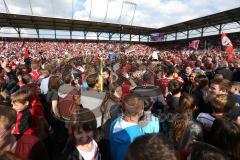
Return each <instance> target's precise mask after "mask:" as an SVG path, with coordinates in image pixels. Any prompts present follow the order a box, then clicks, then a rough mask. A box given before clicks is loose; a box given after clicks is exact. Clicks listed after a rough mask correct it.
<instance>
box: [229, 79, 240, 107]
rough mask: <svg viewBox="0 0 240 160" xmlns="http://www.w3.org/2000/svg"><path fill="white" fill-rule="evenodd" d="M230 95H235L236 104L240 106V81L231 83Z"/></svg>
mask: <svg viewBox="0 0 240 160" xmlns="http://www.w3.org/2000/svg"><path fill="white" fill-rule="evenodd" d="M229 92H230V95H232V96H234V97H235V98H236V103H237V104H236V105H237V106H240V82H232V83H231V89H230V91H229Z"/></svg>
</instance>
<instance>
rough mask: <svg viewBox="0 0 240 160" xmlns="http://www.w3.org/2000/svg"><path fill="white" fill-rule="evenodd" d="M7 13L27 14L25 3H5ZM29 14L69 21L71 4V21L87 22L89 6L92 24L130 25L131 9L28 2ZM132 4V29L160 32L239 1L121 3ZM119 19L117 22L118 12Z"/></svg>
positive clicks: (80, 0) (77, 0)
mask: <svg viewBox="0 0 240 160" xmlns="http://www.w3.org/2000/svg"><path fill="white" fill-rule="evenodd" d="M5 1H6V3H7V5H8V8H9V10H10V13H15V14H27V15H28V14H31V12H30V8H29V0H5ZM30 1H31V5H32V8H33V14H34V15H37V16H50V17H60V18H71V13H72V3H73V5H74V14H73V15H74V19H81V20H89V13H90V8H91V7H90V6H91V5H90V4H91V2H92V10H91V12H92V14H91V15H92V16H91V19H90V20H92V21H100V22H101V21H103V20H104V17H105V15H106V8H107V2H108V1H109V3H108V4H109V5H108V12H107V15H108V16H107V18H106V22H110V23H121V24H130V21H131V19H132V16H133V11H134V5H129V4H128V3H123V0H30ZM124 1H129V2H132V3H135V4H136V12H135V17H134V21H133V25H136V26H145V27H153V28H160V27H164V26H167V25H171V24H175V23H178V22H182V21H186V20H190V19H193V18H198V17H202V16H205V15H210V14H213V13H217V12H221V11H225V10H229V9H232V8H236V7H240V0H201V1H200V0H124ZM121 8H123V10H122V17H121V19H120V22H119V21H118V20H119V16H120V12H121ZM0 10H1V12H6V11H5V8H4V5H3V0H2V1H0Z"/></svg>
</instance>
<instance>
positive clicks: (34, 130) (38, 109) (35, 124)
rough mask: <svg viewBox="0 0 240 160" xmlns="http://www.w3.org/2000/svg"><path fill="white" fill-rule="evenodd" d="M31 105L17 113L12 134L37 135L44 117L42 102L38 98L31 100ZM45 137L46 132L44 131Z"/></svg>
mask: <svg viewBox="0 0 240 160" xmlns="http://www.w3.org/2000/svg"><path fill="white" fill-rule="evenodd" d="M31 105H32V106H31V107H30V108H28V109H25V110H23V111H21V112H19V113H18V114H17V121H16V125H15V128H14V130H13V135H15V136H16V137H18V136H19V135H20V134H26V135H33V136H39V133H40V130H41V127H42V124H41V123H44V121H46V120H45V117H44V114H43V109H42V104H41V103H40V102H39V100H36V99H35V100H33V101H32V102H31ZM21 132H23V133H21ZM44 136H45V137H47V133H44Z"/></svg>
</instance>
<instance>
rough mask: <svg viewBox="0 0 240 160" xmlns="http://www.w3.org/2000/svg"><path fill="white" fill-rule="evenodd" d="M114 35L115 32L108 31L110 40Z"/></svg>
mask: <svg viewBox="0 0 240 160" xmlns="http://www.w3.org/2000/svg"><path fill="white" fill-rule="evenodd" d="M113 35H114V33H111V32H109V33H108V39H109V41H110V40H111V39H112V36H113Z"/></svg>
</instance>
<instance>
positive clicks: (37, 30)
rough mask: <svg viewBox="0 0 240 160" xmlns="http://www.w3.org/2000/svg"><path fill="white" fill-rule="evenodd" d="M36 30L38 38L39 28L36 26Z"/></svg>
mask: <svg viewBox="0 0 240 160" xmlns="http://www.w3.org/2000/svg"><path fill="white" fill-rule="evenodd" d="M36 32H37V35H38V38H40V35H39V29H38V28H36Z"/></svg>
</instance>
